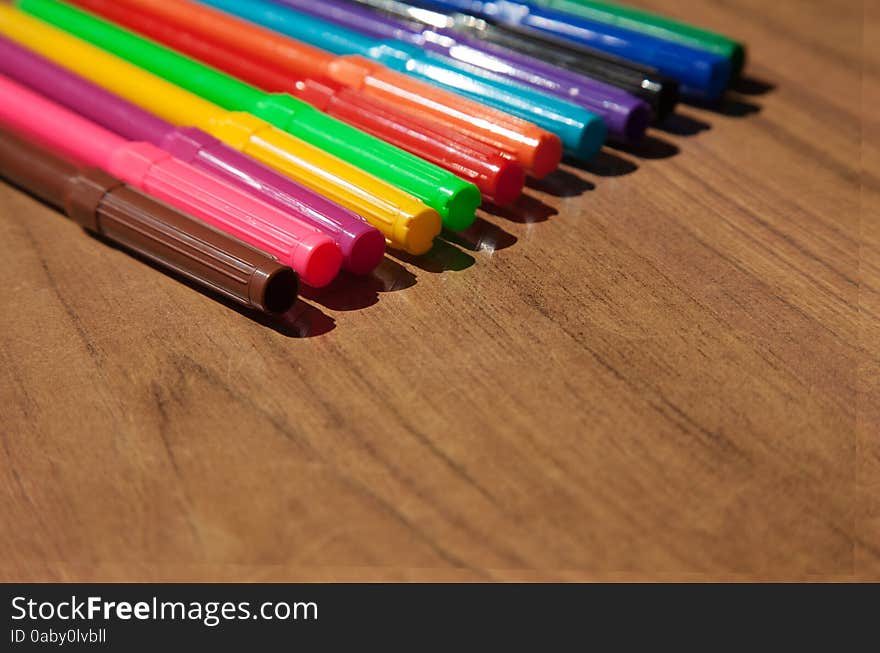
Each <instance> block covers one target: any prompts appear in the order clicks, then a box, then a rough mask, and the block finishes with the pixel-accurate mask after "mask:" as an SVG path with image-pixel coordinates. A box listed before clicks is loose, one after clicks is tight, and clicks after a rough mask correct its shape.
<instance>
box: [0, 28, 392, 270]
mask: <svg viewBox="0 0 880 653" xmlns="http://www.w3.org/2000/svg"><path fill="white" fill-rule="evenodd" d="M0 73H2V74H4V75H6V76H7V77H9V78H10V79H12V80H14V81H16V82H18V83H19V84H22V85H24V86H27V87H29V88H30V89H31V90H33V91H36V92H37V93H40V94H41V95H43V96H44V97H46V98H48V99H50V100H52V101H53V102H57V103H58V104H61V105H64V106H65V107H67V108H68V109H70V110H72V111H75V112H76V113H78V114H80V115H81V116H83V117H84V118H87V119H88V120H91V121H93V122H95V123H97V124H99V125H101V126H102V127H104V128H105V129H109V130H110V131H113V132H116V133H117V134H119V135H120V136H122V137H123V138H125V139H127V140H131V141H147V142H149V143H152V144H153V145H155V146H157V147H160V148H162V149H163V150H165V151H166V152H168V153H169V154H171V155H172V156H174V157H175V158H177V159H180V160H181V161H184V162H186V163H188V164H190V165H191V166H193V167H194V168H198V169H200V170H203V171H205V172H208V173H211V174H212V175H214V176H215V177H219V178H220V179H222V180H223V181H225V182H226V183H228V184H230V185H232V186H237V187H239V188H240V189H241V190H244V191H246V192H249V193H251V194H252V195H255V196H256V197H258V198H259V199H261V200H263V201H264V202H266V203H267V204H272V205H273V206H275V207H276V208H278V209H281V210H282V211H284V212H285V213H290V214H292V215H294V216H296V217H297V218H298V219H299V220H301V221H303V222H306V223H308V224H310V225H311V226H313V227H315V228H316V229H318V230H319V231H322V232H323V233H325V234H327V235H328V236H330V237H331V238H333V240H334V242H335V243H336V245H337V246H338V247H339V248H340V250H341V251H342V253H343V258H344V264H345V266H346V267H347V268H348V269H350V270H351V271H352V272H355V273H356V274H366V273H368V272H370V271H371V270H372V269H373V268H374V267H376V265H378V264H379V262H380V261H381V260H382V256H383V254H384V252H385V237H384V236H383V235H382V233H381V232H380V231H379V230H378V229H376V228H375V227H372V226H370V225H369V224H367V223H366V222H364V221H363V220H362V219H361V218H360V217H359V216H357V215H355V214H354V213H352V212H351V211H349V210H347V209H344V208H342V207H341V206H339V205H337V204H334V203H333V202H331V201H329V200H327V199H325V198H324V197H322V196H321V195H318V194H317V193H315V192H314V191H312V190H309V189H308V188H305V187H304V186H300V185H299V184H297V183H296V182H294V181H293V180H291V179H290V178H289V177H285V176H284V175H282V174H281V173H278V172H276V171H274V170H272V169H271V168H268V167H266V166H264V165H262V164H259V163H257V162H256V161H254V160H253V159H251V158H250V157H248V156H246V155H244V154H241V153H240V152H237V151H236V150H234V149H232V148H231V147H229V146H227V145H224V144H223V143H221V142H220V141H218V140H217V139H216V138H214V137H213V136H210V135H209V134H206V133H205V132H203V131H201V130H200V129H197V128H195V127H175V126H174V125H172V124H171V123H169V122H166V121H164V120H162V119H161V118H158V117H156V116H154V115H153V114H151V113H149V112H148V111H144V110H143V109H141V108H139V107H137V106H135V105H133V104H132V103H130V102H126V101H125V100H123V99H122V98H120V97H119V96H117V95H114V94H113V93H110V92H109V91H106V90H104V89H103V88H101V87H99V86H97V85H96V84H93V83H91V82H89V81H88V80H86V79H83V78H82V77H79V76H78V75H75V74H73V73H71V72H69V71H67V70H66V69H64V68H62V67H60V66H58V65H56V64H54V63H52V62H50V61H49V60H47V59H44V58H43V57H41V56H39V55H37V54H35V53H33V52H31V51H30V50H27V49H26V48H24V47H22V46H20V45H17V44H16V43H14V42H13V41H10V40H9V39H7V38H5V37H2V36H0Z"/></svg>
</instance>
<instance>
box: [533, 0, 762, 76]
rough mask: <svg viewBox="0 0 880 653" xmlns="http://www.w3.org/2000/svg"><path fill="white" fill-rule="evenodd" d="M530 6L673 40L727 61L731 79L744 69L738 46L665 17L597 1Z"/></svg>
mask: <svg viewBox="0 0 880 653" xmlns="http://www.w3.org/2000/svg"><path fill="white" fill-rule="evenodd" d="M533 1H534V4H536V5H538V6H539V7H544V8H545V9H552V10H554V11H559V12H562V13H566V14H571V15H573V16H580V17H581V18H586V19H588V20H592V21H595V22H597V23H605V24H607V25H614V26H615V27H620V28H622V29H628V30H632V31H634V32H641V33H642V34H648V35H650V36H653V37H655V38H658V39H663V40H666V41H675V42H676V43H681V44H682V45H686V46H688V47H691V48H697V49H700V50H708V51H709V52H712V53H714V54H717V55H718V56H720V57H724V58H725V59H729V60H730V64H731V68H732V71H733V75H734V77H735V76H737V75H739V74H740V72H741V71H742V69H743V67H744V66H745V61H746V49H745V46H744V45H743V44H742V43H739V42H737V41H734V40H733V39H730V38H728V37H726V36H724V35H723V34H718V33H717V32H712V31H710V30H707V29H702V28H699V27H696V26H694V25H691V24H689V23H684V22H681V21H678V20H673V19H671V18H666V17H665V16H659V15H657V14H652V13H651V12H648V11H642V10H640V9H636V8H635V7H627V6H624V5H621V4H617V3H616V2H601V1H600V0H533Z"/></svg>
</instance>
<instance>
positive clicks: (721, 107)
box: [688, 93, 762, 118]
mask: <svg viewBox="0 0 880 653" xmlns="http://www.w3.org/2000/svg"><path fill="white" fill-rule="evenodd" d="M688 104H689V105H690V106H692V107H696V108H698V109H703V110H704V111H710V112H712V113H717V114H718V115H720V116H727V117H729V118H745V117H746V116H751V115H752V114H755V113H760V112H761V110H762V107H761V106H760V105H758V104H755V103H753V102H748V101H746V100H743V99H742V98H738V97H736V96H735V95H730V94H729V93H727V94H725V95H724V96H723V97H722V98H721V99H720V100H719V101H718V102H700V101H697V100H692V101H691V100H689V101H688Z"/></svg>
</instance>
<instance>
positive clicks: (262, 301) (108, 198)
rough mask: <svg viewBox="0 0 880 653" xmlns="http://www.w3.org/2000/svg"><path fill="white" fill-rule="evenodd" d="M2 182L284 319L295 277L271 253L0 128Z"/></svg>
mask: <svg viewBox="0 0 880 653" xmlns="http://www.w3.org/2000/svg"><path fill="white" fill-rule="evenodd" d="M0 176H2V177H3V178H4V179H6V180H7V181H9V182H12V183H14V184H16V185H17V186H19V187H21V188H23V189H24V190H26V191H27V192H29V193H31V194H33V195H35V196H36V197H39V198H40V199H42V200H44V201H46V202H48V203H49V204H51V205H52V206H54V207H56V208H58V209H60V210H62V211H64V212H65V213H66V214H67V215H68V216H69V217H70V218H71V219H73V221H74V222H77V223H79V224H80V225H82V226H83V227H85V228H86V229H88V230H89V231H91V232H93V233H96V234H99V235H101V236H103V237H104V238H106V239H107V240H109V241H112V242H113V243H116V244H118V245H120V246H122V247H124V248H126V249H128V250H131V251H132V252H135V253H137V254H140V255H141V256H144V257H146V258H148V259H149V260H151V261H154V262H156V263H158V264H160V265H161V266H162V267H164V268H168V269H170V270H173V271H174V272H177V273H179V274H181V275H182V276H184V277H186V278H187V279H189V280H191V281H194V282H196V283H198V284H199V285H200V286H205V287H207V288H210V289H211V290H214V291H216V292H218V293H220V294H221V295H223V296H224V297H228V298H229V299H232V300H233V301H236V302H238V303H239V304H244V305H245V306H248V307H251V308H256V309H259V310H261V311H264V312H266V313H284V312H286V311H287V310H288V309H289V308H290V307H291V306H293V303H294V302H295V301H296V297H297V293H298V291H299V277H298V276H297V274H296V272H294V271H293V270H291V269H290V268H289V267H285V266H284V265H281V264H280V263H279V262H278V261H276V260H275V259H274V258H273V257H271V256H270V255H268V254H264V253H263V252H261V251H259V250H257V249H254V248H253V247H251V246H250V245H247V244H245V243H243V242H241V241H240V240H238V239H237V238H234V237H232V236H228V235H226V234H223V233H220V232H219V231H215V230H214V229H212V228H211V227H209V226H207V225H206V224H204V223H202V222H200V221H199V220H196V219H195V218H191V217H189V216H188V215H185V214H183V213H181V212H179V211H177V210H175V209H173V208H171V207H169V206H166V205H165V204H162V203H161V202H159V201H157V200H154V199H153V198H151V197H149V196H147V195H144V194H143V193H141V192H139V191H137V190H135V189H133V188H130V187H129V186H126V185H125V184H124V183H123V182H122V181H120V180H119V179H116V178H115V177H112V176H110V175H108V174H107V173H105V172H103V171H101V170H98V169H96V168H81V167H79V166H77V165H75V164H74V163H71V162H70V161H69V160H67V159H64V158H61V157H60V156H58V155H57V154H54V153H53V152H50V151H49V150H47V149H45V148H44V147H42V146H40V145H38V144H36V143H34V142H32V141H29V140H25V139H23V138H21V137H20V136H18V135H16V134H14V133H12V132H10V131H8V130H7V129H5V128H3V127H0Z"/></svg>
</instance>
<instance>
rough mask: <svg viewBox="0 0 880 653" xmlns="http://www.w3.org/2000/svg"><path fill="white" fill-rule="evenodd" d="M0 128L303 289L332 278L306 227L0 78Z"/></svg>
mask: <svg viewBox="0 0 880 653" xmlns="http://www.w3.org/2000/svg"><path fill="white" fill-rule="evenodd" d="M0 97H2V98H3V101H2V102H0V121H2V122H3V123H5V124H6V125H8V126H11V127H12V128H14V129H17V130H18V131H20V132H23V133H25V134H27V135H28V136H29V137H31V138H34V139H36V140H37V141H39V142H42V143H46V144H47V145H50V146H51V147H53V148H55V149H57V150H59V151H60V152H61V153H62V154H65V155H67V156H69V157H71V158H73V159H75V160H78V161H81V162H82V163H84V164H85V165H89V166H95V167H98V168H101V169H102V170H105V171H106V172H108V173H110V174H111V175H113V176H115V177H119V178H120V179H122V180H123V181H125V183H127V184H130V185H132V186H134V187H135V188H138V189H140V190H142V191H144V192H145V193H148V194H149V195H152V196H154V197H156V198H157V199H160V200H162V201H164V202H167V203H169V204H171V205H172V206H174V207H176V208H178V209H180V210H182V211H184V212H186V213H189V214H190V215H193V216H194V217H197V218H199V219H201V220H203V221H205V222H207V223H208V224H210V225H212V226H214V227H216V228H218V229H221V230H222V231H225V232H226V233H228V234H231V235H232V236H235V237H236V238H241V239H242V240H244V241H245V242H246V243H249V244H250V245H253V246H254V247H256V248H258V249H260V250H262V251H264V252H267V253H269V254H271V255H272V256H275V257H276V258H278V260H279V261H280V262H281V263H282V264H283V265H287V266H289V267H291V268H293V269H294V270H296V272H297V273H298V274H299V276H300V278H301V279H302V280H303V282H304V283H307V284H309V285H310V286H315V287H321V286H326V285H327V284H328V283H330V282H331V281H333V279H334V278H336V275H337V274H338V273H339V268H340V266H341V264H342V254H341V253H340V252H339V248H338V247H336V245H335V244H334V243H333V241H332V240H331V239H330V238H328V237H327V236H325V235H324V234H322V233H320V232H319V231H317V230H316V229H314V228H313V227H311V226H310V225H307V224H304V223H302V222H300V221H299V220H297V219H296V218H294V217H293V216H291V215H289V214H286V213H283V212H282V211H279V210H278V209H276V208H274V207H272V206H269V205H268V204H265V203H263V202H261V201H259V200H257V199H255V198H254V197H252V196H251V195H249V194H247V193H244V192H242V191H240V190H238V189H237V188H233V187H232V186H229V185H228V184H225V183H223V182H222V181H220V180H218V179H216V178H215V177H212V176H211V175H209V174H207V173H205V172H202V171H200V170H197V169H195V168H193V167H192V166H190V165H188V164H186V163H184V162H183V161H180V160H179V159H175V158H174V157H172V156H171V155H170V154H168V153H167V152H165V151H164V150H161V149H159V148H158V147H156V146H155V145H152V144H151V143H145V142H135V141H126V140H125V139H124V138H122V137H121V136H117V135H116V134H114V133H113V132H111V131H109V130H107V129H104V128H103V127H100V126H98V125H96V124H95V123H93V122H91V121H89V120H86V119H85V118H83V117H81V116H79V115H77V114H75V113H73V112H72V111H68V110H67V109H65V108H63V107H61V106H60V105H58V104H55V103H54V102H51V101H49V100H47V99H46V98H44V97H43V96H41V95H38V94H37V93H34V92H33V91H30V90H28V89H27V88H25V87H24V86H21V85H20V84H17V83H15V82H13V81H11V80H10V79H8V78H6V77H3V76H0Z"/></svg>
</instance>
